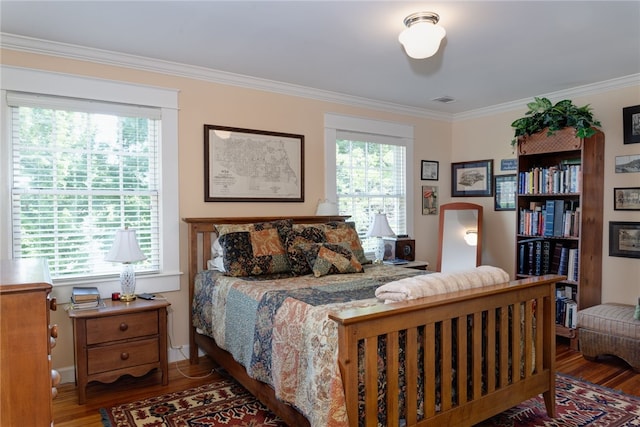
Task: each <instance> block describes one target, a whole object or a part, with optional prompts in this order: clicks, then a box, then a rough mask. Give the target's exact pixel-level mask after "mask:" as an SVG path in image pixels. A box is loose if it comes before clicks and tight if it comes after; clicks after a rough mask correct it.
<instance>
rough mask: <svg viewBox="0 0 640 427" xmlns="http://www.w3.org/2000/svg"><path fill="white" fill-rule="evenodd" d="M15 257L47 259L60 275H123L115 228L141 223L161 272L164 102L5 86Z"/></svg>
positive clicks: (153, 267) (141, 235) (151, 263)
mask: <svg viewBox="0 0 640 427" xmlns="http://www.w3.org/2000/svg"><path fill="white" fill-rule="evenodd" d="M7 103H8V105H9V107H10V117H11V155H12V161H11V167H12V171H11V212H12V218H11V222H12V249H13V256H14V257H16V258H19V257H45V258H47V259H48V261H49V268H50V271H51V275H52V278H54V279H72V278H77V277H90V276H101V275H109V274H114V273H118V272H119V271H120V269H121V266H120V265H115V264H112V263H108V262H106V261H104V257H105V254H106V253H107V252H108V251H109V249H110V247H111V244H112V242H113V239H114V236H115V232H116V230H117V229H119V228H123V227H125V226H127V227H129V228H133V229H135V230H136V234H137V236H138V239H139V243H140V248H141V250H142V251H143V252H144V253H145V255H146V256H147V260H146V261H144V262H141V263H138V264H137V265H136V270H137V271H138V272H157V271H158V270H159V269H160V248H159V233H160V229H159V225H160V219H159V209H160V207H159V193H158V190H159V182H160V181H159V179H160V177H159V173H158V165H159V147H160V125H161V123H160V117H161V110H160V109H159V108H151V107H145V106H136V105H126V104H115V103H106V102H96V101H89V100H81V99H73V98H63V97H54V96H42V95H34V94H28V93H19V92H8V93H7Z"/></svg>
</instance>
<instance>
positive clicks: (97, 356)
mask: <svg viewBox="0 0 640 427" xmlns="http://www.w3.org/2000/svg"><path fill="white" fill-rule="evenodd" d="M87 356H88V357H87V371H88V374H89V375H92V374H97V373H100V372H106V371H115V370H117V369H124V368H130V367H132V366H138V365H145V364H147V363H155V362H158V360H160V359H159V353H158V339H157V338H152V339H148V340H140V341H133V342H124V343H120V344H114V345H107V346H101V347H94V348H90V349H89V350H88V352H87Z"/></svg>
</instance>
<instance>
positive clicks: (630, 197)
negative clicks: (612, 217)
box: [613, 187, 640, 211]
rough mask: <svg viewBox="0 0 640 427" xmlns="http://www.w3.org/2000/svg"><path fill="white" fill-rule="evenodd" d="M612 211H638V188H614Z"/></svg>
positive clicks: (639, 203) (639, 196)
mask: <svg viewBox="0 0 640 427" xmlns="http://www.w3.org/2000/svg"><path fill="white" fill-rule="evenodd" d="M613 209H614V210H616V211H640V187H626V188H614V189H613Z"/></svg>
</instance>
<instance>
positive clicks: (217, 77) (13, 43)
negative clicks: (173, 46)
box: [0, 33, 453, 121]
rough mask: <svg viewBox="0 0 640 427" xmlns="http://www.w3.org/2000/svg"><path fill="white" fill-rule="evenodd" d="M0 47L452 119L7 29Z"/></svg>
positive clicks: (381, 103)
mask: <svg viewBox="0 0 640 427" xmlns="http://www.w3.org/2000/svg"><path fill="white" fill-rule="evenodd" d="M0 47H2V48H3V49H10V50H15V51H20V52H27V53H37V54H41V55H50V56H56V57H60V58H67V59H75V60H82V61H89V62H94V63H98V64H105V65H112V66H116V67H125V68H132V69H137V70H142V71H150V72H154V73H160V74H167V75H171V76H176V77H184V78H190V79H196V80H202V81H207V82H211V83H218V84H224V85H230V86H237V87H242V88H247V89H255V90H261V91H265V92H273V93H279V94H282V95H290V96H297V97H302V98H309V99H314V100H317V101H325V102H332V103H337V104H343V105H349V106H354V107H362V108H368V109H373V110H379V111H385V112H390V113H395V114H404V115H411V116H417V117H422V118H430V119H436V120H445V121H451V119H452V117H453V116H452V115H451V114H446V113H440V112H435V111H430V110H426V109H422V108H417V107H410V106H406V105H400V104H394V103H391V102H384V101H376V100H373V99H368V98H362V97H357V96H349V95H344V94H341V93H337V92H331V91H325V90H320V89H314V88H310V87H305V86H299V85H294V84H290V83H284V82H278V81H274V80H267V79H260V78H256V77H251V76H245V75H241V74H235V73H229V72H226V71H220V70H214V69H210V68H205V67H197V66H192V65H186V64H181V63H177V62H171V61H164V60H160V59H153V58H147V57H142V56H137V55H130V54H126V53H119V52H113V51H108V50H103V49H95V48H89V47H85V46H78V45H73V44H68V43H60V42H54V41H50V40H42V39H36V38H32V37H24V36H19V35H15V34H9V33H0Z"/></svg>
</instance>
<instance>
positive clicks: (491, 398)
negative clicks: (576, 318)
mask: <svg viewBox="0 0 640 427" xmlns="http://www.w3.org/2000/svg"><path fill="white" fill-rule="evenodd" d="M560 279H562V277H561V276H543V277H539V278H531V279H524V280H518V281H514V282H510V283H506V284H501V285H496V286H488V287H484V288H480V289H474V290H468V291H460V292H456V293H451V294H446V295H441V296H437V297H430V298H428V299H425V300H415V301H412V302H405V303H395V304H389V305H386V306H382V307H381V306H376V307H371V308H365V309H354V310H349V311H345V312H341V313H334V314H333V315H331V318H332V319H333V320H335V321H336V322H338V324H339V340H340V346H339V348H340V350H339V361H340V370H341V373H342V378H343V382H344V388H345V394H346V401H347V412H348V415H349V420H350V424H351V425H352V426H357V425H358V420H360V422H362V420H364V425H366V426H376V425H377V423H378V416H379V415H378V411H379V407H380V405H381V404H382V405H385V406H386V409H385V410H384V411H383V412H384V415H383V416H385V417H386V419H385V420H384V421H383V425H387V426H397V425H401V423H406V425H407V426H422V425H456V426H471V425H473V424H475V423H478V422H480V421H482V420H485V419H487V418H489V417H491V416H493V415H495V414H498V413H500V412H502V411H504V410H506V409H509V408H511V407H513V406H515V405H517V404H518V403H520V402H522V401H524V400H527V399H529V398H531V397H534V396H537V395H538V394H540V393H543V395H544V401H545V406H546V409H547V413H548V414H549V416H550V417H554V416H555V302H554V301H555V297H554V294H555V283H556V282H557V281H558V280H560ZM453 331H455V332H456V333H453ZM400 334H405V336H404V340H400V339H399V338H400ZM436 335H437V336H438V340H440V346H435V345H434V343H435V342H436ZM419 337H420V338H419ZM380 340H384V342H385V347H386V355H385V356H384V357H383V358H382V360H384V361H381V359H380V357H379V345H378V343H379V341H380ZM399 342H403V343H404V346H405V347H404V349H403V353H404V354H405V359H404V362H403V363H404V366H401V362H400V361H399V357H398V354H400V351H399V349H400V344H399ZM419 355H421V357H420V356H419ZM381 366H382V367H381ZM402 371H404V372H405V373H406V376H405V377H404V378H403V377H401V372H402ZM420 372H423V374H422V377H421V378H419V373H420ZM359 375H360V376H361V378H364V384H359V382H358V378H359ZM401 380H404V381H405V384H404V387H403V388H404V390H405V392H404V404H402V400H401V399H400V398H399V396H400V395H401V393H399V390H400V385H399V382H400V381H401ZM385 383H386V387H385V389H384V391H383V393H384V395H383V396H382V397H381V396H380V395H379V392H378V390H379V388H380V384H385ZM359 387H360V388H364V403H363V404H360V405H359V398H358V396H359ZM381 402H382V403H381Z"/></svg>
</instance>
